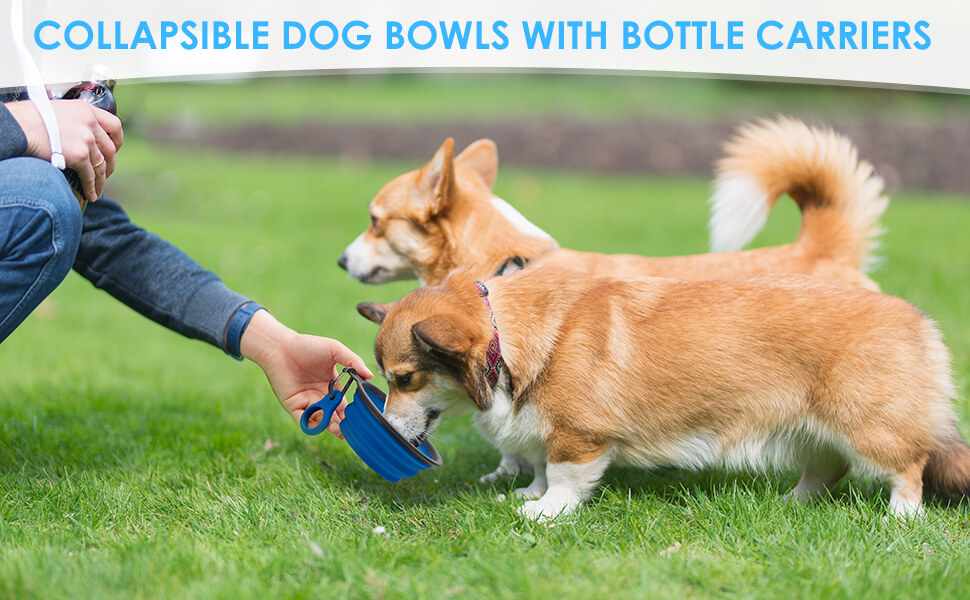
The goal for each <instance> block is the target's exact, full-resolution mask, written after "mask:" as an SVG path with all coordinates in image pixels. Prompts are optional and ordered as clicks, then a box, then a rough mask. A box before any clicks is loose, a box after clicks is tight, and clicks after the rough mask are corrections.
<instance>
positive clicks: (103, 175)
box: [90, 143, 107, 202]
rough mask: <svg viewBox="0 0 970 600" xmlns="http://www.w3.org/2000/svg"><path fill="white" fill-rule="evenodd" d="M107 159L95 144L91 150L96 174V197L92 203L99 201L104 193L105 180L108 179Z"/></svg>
mask: <svg viewBox="0 0 970 600" xmlns="http://www.w3.org/2000/svg"><path fill="white" fill-rule="evenodd" d="M106 165H107V159H106V157H105V156H104V154H102V153H101V149H100V148H98V145H97V144H96V143H95V144H93V145H92V148H91V170H92V171H93V172H94V197H93V198H91V199H90V200H91V202H95V201H97V199H98V198H100V197H101V192H103V191H104V180H105V179H107V169H105V166H106Z"/></svg>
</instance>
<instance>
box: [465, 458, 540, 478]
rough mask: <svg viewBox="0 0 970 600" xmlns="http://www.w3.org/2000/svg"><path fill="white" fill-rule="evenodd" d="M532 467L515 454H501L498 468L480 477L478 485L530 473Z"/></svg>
mask: <svg viewBox="0 0 970 600" xmlns="http://www.w3.org/2000/svg"><path fill="white" fill-rule="evenodd" d="M531 472H532V465H530V464H529V463H528V462H527V461H526V460H525V459H523V458H522V457H521V456H518V455H516V454H503V455H502V462H500V463H499V465H498V468H497V469H495V470H494V471H492V472H491V473H489V474H488V475H482V476H481V477H479V478H478V482H479V483H495V482H496V481H498V480H499V479H502V478H504V477H510V476H514V475H518V474H519V473H531Z"/></svg>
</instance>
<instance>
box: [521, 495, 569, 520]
mask: <svg viewBox="0 0 970 600" xmlns="http://www.w3.org/2000/svg"><path fill="white" fill-rule="evenodd" d="M570 512H572V511H571V510H570V509H569V506H568V505H566V506H563V505H561V504H559V503H551V502H549V501H547V500H544V499H542V498H540V499H538V500H533V501H531V502H526V503H525V504H523V505H522V506H521V507H520V508H519V513H520V514H521V515H522V516H524V517H526V518H527V519H532V520H533V521H537V522H539V523H546V522H548V521H553V520H555V519H559V518H562V517H565V516H566V515H568V514H569V513H570Z"/></svg>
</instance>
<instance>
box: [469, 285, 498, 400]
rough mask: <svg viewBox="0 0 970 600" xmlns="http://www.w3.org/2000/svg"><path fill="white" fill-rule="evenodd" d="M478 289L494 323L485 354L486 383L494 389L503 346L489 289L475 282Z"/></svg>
mask: <svg viewBox="0 0 970 600" xmlns="http://www.w3.org/2000/svg"><path fill="white" fill-rule="evenodd" d="M475 287H477V288H478V295H479V296H480V297H481V299H482V302H484V303H485V307H486V308H488V318H489V320H490V321H491V322H492V331H493V333H492V339H491V340H489V342H488V350H487V351H486V352H485V381H487V382H488V385H489V387H492V388H494V387H495V384H496V383H498V374H499V362H500V361H501V360H502V345H501V344H500V343H499V341H498V325H496V324H495V313H494V312H493V311H492V303H491V302H489V301H488V288H487V287H485V284H484V283H482V282H481V281H476V282H475Z"/></svg>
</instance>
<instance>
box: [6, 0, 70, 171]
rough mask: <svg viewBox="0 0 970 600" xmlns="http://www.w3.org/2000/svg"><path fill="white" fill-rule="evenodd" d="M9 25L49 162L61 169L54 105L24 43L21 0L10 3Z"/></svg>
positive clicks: (59, 132) (63, 167) (59, 134)
mask: <svg viewBox="0 0 970 600" xmlns="http://www.w3.org/2000/svg"><path fill="white" fill-rule="evenodd" d="M10 26H11V28H12V29H13V43H14V46H15V47H16V48H17V54H18V55H19V57H20V66H21V67H23V70H24V79H26V81H27V96H28V97H29V98H30V101H31V102H33V103H34V106H35V107H36V108H37V112H38V113H40V119H41V121H43V122H44V127H45V128H46V129H47V137H48V138H49V139H50V144H51V164H52V165H54V166H55V167H57V168H58V169H61V170H62V171H63V170H64V169H65V168H66V167H67V163H65V162H64V153H63V152H62V150H61V128H60V127H58V125H57V115H55V114H54V105H53V104H51V99H50V96H49V95H48V94H47V88H46V87H44V78H43V77H41V74H40V69H38V68H37V63H35V62H34V59H33V57H32V56H31V55H30V51H29V50H27V46H26V45H25V44H24V8H23V6H22V4H21V0H13V1H12V2H11V3H10Z"/></svg>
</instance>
